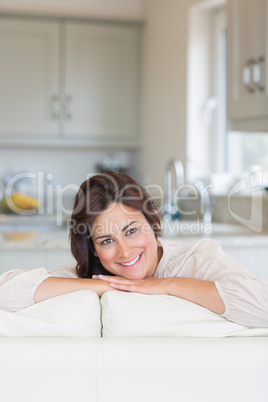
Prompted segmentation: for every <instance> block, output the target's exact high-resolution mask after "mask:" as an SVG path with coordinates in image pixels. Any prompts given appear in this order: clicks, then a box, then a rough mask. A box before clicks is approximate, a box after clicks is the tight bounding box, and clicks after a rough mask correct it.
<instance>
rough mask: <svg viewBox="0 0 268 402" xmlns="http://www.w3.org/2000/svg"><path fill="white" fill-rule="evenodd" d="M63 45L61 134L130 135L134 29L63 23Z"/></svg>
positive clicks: (134, 110)
mask: <svg viewBox="0 0 268 402" xmlns="http://www.w3.org/2000/svg"><path fill="white" fill-rule="evenodd" d="M65 50H66V56H65V62H66V65H65V123H64V125H65V130H64V131H65V135H67V136H72V135H73V136H76V137H79V136H87V137H88V138H90V139H92V140H96V141H102V140H110V139H111V140H115V139H119V140H124V141H128V140H133V139H134V140H135V138H136V137H137V135H138V117H139V116H138V103H139V102H138V94H139V85H138V82H139V67H138V66H139V30H138V29H137V28H136V27H134V26H133V27H124V26H116V25H108V26H107V25H104V24H97V23H91V24H83V23H80V24H79V23H66V49H65Z"/></svg>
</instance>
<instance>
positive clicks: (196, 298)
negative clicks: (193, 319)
mask: <svg viewBox="0 0 268 402" xmlns="http://www.w3.org/2000/svg"><path fill="white" fill-rule="evenodd" d="M167 281H168V282H169V284H168V286H167V291H168V294H169V295H170V296H177V297H180V298H182V299H185V300H188V301H190V302H193V303H196V304H199V305H200V306H202V307H205V308H207V309H209V310H211V311H214V313H217V314H223V313H224V311H225V306H224V303H223V301H222V298H221V297H220V295H219V293H218V291H217V288H216V286H215V284H214V282H212V281H205V280H201V279H195V278H181V277H180V278H168V279H167Z"/></svg>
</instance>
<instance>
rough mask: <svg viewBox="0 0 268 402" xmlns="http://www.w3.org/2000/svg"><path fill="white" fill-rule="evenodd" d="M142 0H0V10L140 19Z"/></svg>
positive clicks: (142, 10)
mask: <svg viewBox="0 0 268 402" xmlns="http://www.w3.org/2000/svg"><path fill="white" fill-rule="evenodd" d="M143 3H144V0H1V2H0V12H16V13H22V12H23V13H33V14H34V13H41V14H52V15H54V14H56V15H71V16H82V17H99V18H113V19H121V18H127V19H141V18H143V15H144V8H143Z"/></svg>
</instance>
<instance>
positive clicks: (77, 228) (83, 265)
mask: <svg viewBox="0 0 268 402" xmlns="http://www.w3.org/2000/svg"><path fill="white" fill-rule="evenodd" d="M112 203H122V204H124V205H126V206H129V207H132V208H134V209H136V210H137V211H141V212H142V213H143V215H144V216H145V218H146V219H147V221H148V223H149V225H150V226H151V228H152V230H153V232H154V234H155V237H156V238H157V237H158V236H159V235H160V233H161V230H160V221H159V217H158V215H157V212H156V210H157V206H156V205H155V203H154V202H153V200H152V199H151V198H150V196H149V194H148V193H147V191H146V190H145V189H144V188H143V187H142V186H141V185H139V184H138V183H137V182H136V181H135V180H133V179H132V178H131V177H129V176H128V175H126V174H123V173H116V172H113V171H111V170H107V171H105V172H103V173H100V174H97V175H95V176H93V177H91V178H90V179H88V180H86V181H84V182H83V183H82V184H81V186H80V188H79V190H78V193H77V195H76V197H75V201H74V209H73V213H72V217H71V220H70V224H69V226H70V240H71V251H72V254H73V256H74V258H75V259H76V261H77V265H76V272H77V274H78V276H79V277H81V278H91V277H92V275H98V274H102V275H112V274H111V273H110V272H108V271H107V270H106V269H105V268H104V267H103V266H102V264H101V263H100V260H99V258H98V257H96V256H95V255H94V246H93V241H92V238H91V235H90V228H91V225H92V224H93V222H94V220H95V219H96V218H97V216H98V215H100V214H101V213H102V212H104V211H105V210H106V209H107V208H108V207H109V205H110V204H112Z"/></svg>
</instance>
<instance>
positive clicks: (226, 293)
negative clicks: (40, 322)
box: [0, 238, 268, 327]
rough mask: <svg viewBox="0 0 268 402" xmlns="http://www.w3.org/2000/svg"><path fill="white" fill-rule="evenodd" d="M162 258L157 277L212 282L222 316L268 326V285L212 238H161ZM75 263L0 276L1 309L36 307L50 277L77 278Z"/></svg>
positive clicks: (12, 309) (242, 322)
mask: <svg viewBox="0 0 268 402" xmlns="http://www.w3.org/2000/svg"><path fill="white" fill-rule="evenodd" d="M159 240H160V243H161V245H162V247H163V255H162V258H161V260H160V262H159V264H158V266H157V269H156V271H155V274H154V276H155V277H158V278H168V277H175V276H176V277H189V278H197V279H203V280H207V281H213V282H214V283H215V285H216V288H217V290H218V292H219V294H220V296H221V298H222V300H223V303H224V305H225V312H224V313H223V314H222V316H223V317H225V318H227V319H228V320H230V321H234V322H236V323H238V324H242V325H246V326H249V327H268V282H267V281H265V280H263V279H260V278H256V277H255V276H254V275H252V274H250V273H249V272H248V271H247V270H246V269H244V268H243V267H242V266H240V265H239V264H237V263H236V262H235V261H233V260H232V259H231V258H230V257H228V256H227V255H226V254H225V253H224V252H223V251H222V248H221V246H220V245H219V244H218V243H216V242H215V241H214V240H212V239H202V240H200V241H198V242H197V243H195V244H190V243H180V242H177V241H171V240H163V239H161V238H160V239H159ZM75 265H76V264H75V263H71V264H69V265H65V266H62V267H60V268H59V269H57V270H56V271H55V272H50V271H47V270H46V269H45V268H36V269H33V270H12V271H8V272H6V273H4V274H3V275H1V276H0V308H1V309H4V310H7V311H17V310H20V309H23V308H25V307H28V306H30V305H32V304H34V300H33V297H34V293H35V291H36V289H37V287H38V286H39V285H40V283H41V282H42V281H44V280H45V279H47V278H48V277H50V276H57V277H65V278H66V277H69V278H77V274H76V272H75Z"/></svg>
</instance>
